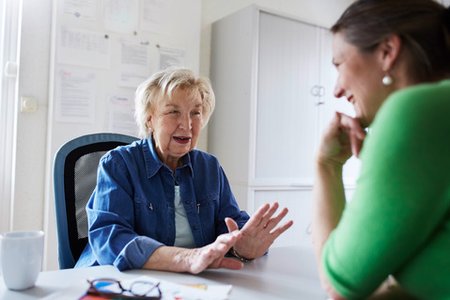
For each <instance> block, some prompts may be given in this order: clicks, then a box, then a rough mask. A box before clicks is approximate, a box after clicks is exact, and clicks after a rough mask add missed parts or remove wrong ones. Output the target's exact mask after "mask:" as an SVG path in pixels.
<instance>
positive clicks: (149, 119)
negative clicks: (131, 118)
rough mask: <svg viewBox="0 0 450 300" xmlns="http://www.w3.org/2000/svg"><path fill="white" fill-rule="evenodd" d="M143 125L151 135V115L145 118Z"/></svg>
mask: <svg viewBox="0 0 450 300" xmlns="http://www.w3.org/2000/svg"><path fill="white" fill-rule="evenodd" d="M145 125H146V127H147V129H148V131H149V133H151V132H152V131H153V125H152V116H151V115H149V116H148V117H147V122H145Z"/></svg>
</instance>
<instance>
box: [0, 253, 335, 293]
mask: <svg viewBox="0 0 450 300" xmlns="http://www.w3.org/2000/svg"><path fill="white" fill-rule="evenodd" d="M138 275H139V276H141V275H147V276H151V277H156V278H159V279H161V280H167V281H172V282H175V283H183V284H185V283H187V284H191V283H192V284H210V285H212V284H231V285H232V286H233V287H232V290H231V293H230V295H229V299H230V300H233V299H241V300H242V299H258V300H266V299H267V300H268V299H308V300H314V299H321V300H323V299H327V295H326V293H325V292H324V291H323V290H322V289H321V287H320V282H319V278H318V275H317V270H316V264H315V260H314V255H313V253H312V250H306V249H304V248H297V247H281V248H273V249H271V250H270V251H269V254H268V255H266V256H264V257H262V258H259V259H256V260H254V261H252V262H250V263H247V264H246V265H245V266H244V269H242V270H239V271H232V270H223V269H221V270H208V271H205V272H203V273H201V274H198V275H190V274H179V273H169V272H159V271H147V270H132V271H126V272H119V271H118V270H117V269H116V268H115V267H113V266H98V267H91V268H80V269H67V270H59V271H47V272H41V273H40V274H39V277H38V280H37V282H36V286H35V287H33V288H31V289H28V290H25V291H21V292H15V291H9V290H8V289H6V287H5V285H4V283H3V280H0V299H14V300H15V299H18V300H21V299H47V300H49V299H78V298H79V297H80V296H81V295H82V294H83V293H84V292H85V291H86V289H87V283H86V279H87V278H96V277H113V278H117V279H129V278H133V277H136V276H138Z"/></svg>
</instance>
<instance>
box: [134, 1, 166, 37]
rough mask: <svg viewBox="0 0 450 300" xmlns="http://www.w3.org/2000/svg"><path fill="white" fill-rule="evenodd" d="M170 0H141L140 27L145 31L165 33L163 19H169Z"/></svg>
mask: <svg viewBox="0 0 450 300" xmlns="http://www.w3.org/2000/svg"><path fill="white" fill-rule="evenodd" d="M169 1H170V0H142V9H141V10H142V13H141V28H142V30H145V31H150V32H156V33H159V34H161V33H165V32H166V31H167V27H166V26H165V22H164V21H165V20H170V18H168V16H167V14H168V13H169V9H168V2H169Z"/></svg>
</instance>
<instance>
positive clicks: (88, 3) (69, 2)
mask: <svg viewBox="0 0 450 300" xmlns="http://www.w3.org/2000/svg"><path fill="white" fill-rule="evenodd" d="M98 3H99V1H98V0H64V6H63V13H64V15H66V16H71V17H74V18H76V19H80V20H83V21H95V20H96V19H97V4H98Z"/></svg>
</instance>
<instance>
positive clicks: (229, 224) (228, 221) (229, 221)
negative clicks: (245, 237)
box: [225, 218, 239, 232]
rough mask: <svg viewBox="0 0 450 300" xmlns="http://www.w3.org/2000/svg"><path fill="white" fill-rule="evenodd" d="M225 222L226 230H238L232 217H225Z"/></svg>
mask: <svg viewBox="0 0 450 300" xmlns="http://www.w3.org/2000/svg"><path fill="white" fill-rule="evenodd" d="M225 224H226V225H227V228H228V232H233V231H236V230H239V226H238V224H237V223H236V221H234V220H233V219H232V218H225Z"/></svg>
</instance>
